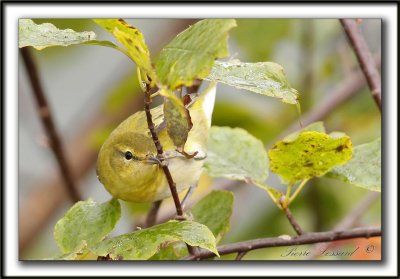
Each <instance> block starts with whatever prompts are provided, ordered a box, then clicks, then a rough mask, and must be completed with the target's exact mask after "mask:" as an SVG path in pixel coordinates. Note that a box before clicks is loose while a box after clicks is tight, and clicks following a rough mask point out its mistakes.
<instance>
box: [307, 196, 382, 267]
mask: <svg viewBox="0 0 400 279" xmlns="http://www.w3.org/2000/svg"><path fill="white" fill-rule="evenodd" d="M378 197H380V193H377V192H369V193H368V194H367V195H365V197H364V198H363V199H362V200H361V201H360V202H358V203H357V204H356V206H354V207H353V209H352V210H351V211H350V212H349V213H348V214H347V215H346V216H345V217H344V218H343V219H342V220H341V221H340V222H339V223H338V224H337V225H336V226H335V227H334V228H333V230H334V231H340V230H347V229H350V228H351V227H352V226H353V225H354V224H355V223H357V221H358V220H359V219H360V218H361V217H362V216H363V215H364V214H365V213H366V212H367V210H368V208H369V207H370V206H371V205H373V204H374V202H375V201H376V200H377V199H378ZM328 247H329V243H320V244H317V245H315V247H314V248H313V253H311V255H310V257H309V259H314V258H315V255H316V254H317V252H318V251H324V250H326V249H327V248H328Z"/></svg>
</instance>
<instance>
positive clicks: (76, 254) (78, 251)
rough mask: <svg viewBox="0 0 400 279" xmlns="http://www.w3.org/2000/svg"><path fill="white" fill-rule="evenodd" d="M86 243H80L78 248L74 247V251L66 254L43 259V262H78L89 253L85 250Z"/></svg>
mask: <svg viewBox="0 0 400 279" xmlns="http://www.w3.org/2000/svg"><path fill="white" fill-rule="evenodd" d="M86 246H87V243H86V241H84V240H83V241H82V242H81V243H80V244H79V245H78V246H76V247H75V249H74V250H73V251H72V252H70V253H66V254H57V255H55V256H53V257H49V258H45V259H43V260H53V261H54V260H56V261H57V260H64V261H73V260H80V259H82V258H84V257H85V256H86V255H87V254H88V253H90V251H89V250H87V247H86Z"/></svg>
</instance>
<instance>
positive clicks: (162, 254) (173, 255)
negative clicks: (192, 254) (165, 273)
mask: <svg viewBox="0 0 400 279" xmlns="http://www.w3.org/2000/svg"><path fill="white" fill-rule="evenodd" d="M188 255H189V253H188V248H187V246H186V244H185V242H183V241H179V242H174V243H170V244H167V245H166V246H165V247H163V246H162V247H161V248H160V251H159V252H158V253H157V254H155V255H154V256H152V257H151V258H150V260H151V261H176V260H179V259H182V258H184V257H186V256H188Z"/></svg>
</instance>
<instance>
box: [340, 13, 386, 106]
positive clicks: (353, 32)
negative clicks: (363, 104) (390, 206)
mask: <svg viewBox="0 0 400 279" xmlns="http://www.w3.org/2000/svg"><path fill="white" fill-rule="evenodd" d="M340 23H341V24H342V26H343V29H344V31H345V33H346V35H347V38H348V39H349V41H350V44H351V47H352V48H353V50H354V52H355V54H356V56H357V60H358V63H359V64H360V67H361V69H362V71H363V73H364V75H365V78H366V80H367V82H368V86H369V88H370V90H371V94H372V97H373V98H374V100H375V103H376V105H377V106H378V108H379V109H380V110H382V105H381V78H380V75H379V73H378V70H377V69H376V67H375V63H374V59H373V58H372V54H371V51H370V50H369V48H368V45H367V42H366V41H365V39H364V37H363V35H362V34H361V32H360V30H359V29H358V27H357V23H356V21H355V20H353V19H340Z"/></svg>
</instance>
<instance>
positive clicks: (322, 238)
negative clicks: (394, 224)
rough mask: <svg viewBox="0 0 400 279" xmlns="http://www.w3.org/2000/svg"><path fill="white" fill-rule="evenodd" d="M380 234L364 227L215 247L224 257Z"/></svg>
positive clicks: (376, 229)
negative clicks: (265, 249) (232, 254)
mask: <svg viewBox="0 0 400 279" xmlns="http://www.w3.org/2000/svg"><path fill="white" fill-rule="evenodd" d="M381 234H382V232H381V228H380V227H366V228H357V229H351V230H344V231H328V232H314V233H307V234H303V235H301V236H296V237H292V238H290V239H284V238H280V237H273V238H261V239H253V240H248V241H243V242H237V243H231V244H226V245H221V246H219V247H217V250H218V253H219V254H220V255H226V254H231V253H240V252H248V251H252V250H256V249H261V248H269V247H282V246H294V245H303V244H313V243H319V242H331V241H335V240H344V239H352V238H370V237H374V236H381ZM213 257H215V254H214V253H212V252H210V251H208V250H202V251H200V252H199V253H198V254H197V255H196V259H207V258H213ZM194 258H195V257H194V256H188V257H185V258H183V259H184V260H193V259H194Z"/></svg>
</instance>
